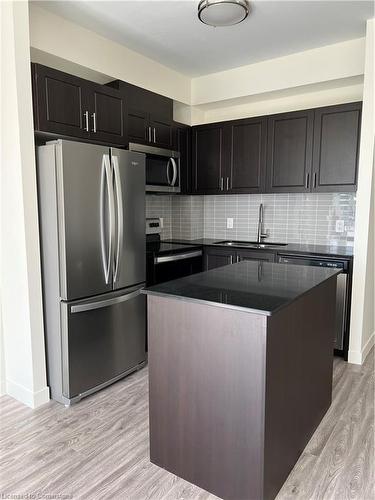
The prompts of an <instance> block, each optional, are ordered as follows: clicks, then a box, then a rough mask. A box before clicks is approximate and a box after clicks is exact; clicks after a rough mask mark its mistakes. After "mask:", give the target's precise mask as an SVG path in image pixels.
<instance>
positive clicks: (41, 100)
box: [32, 64, 90, 138]
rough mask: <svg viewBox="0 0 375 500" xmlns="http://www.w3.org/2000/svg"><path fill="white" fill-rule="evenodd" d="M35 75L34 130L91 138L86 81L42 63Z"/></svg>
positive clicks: (34, 69) (33, 67)
mask: <svg viewBox="0 0 375 500" xmlns="http://www.w3.org/2000/svg"><path fill="white" fill-rule="evenodd" d="M32 76H33V104H34V127H35V130H38V131H42V132H51V133H56V134H63V135H68V136H69V135H70V136H74V137H82V138H88V137H89V135H90V131H89V125H88V118H89V117H88V114H89V111H88V109H89V96H88V93H87V91H86V81H85V80H82V79H81V78H78V77H76V76H73V75H68V74H67V73H62V72H61V71H57V70H55V69H52V68H47V67H45V66H41V65H39V64H33V65H32ZM86 111H87V115H85V113H86Z"/></svg>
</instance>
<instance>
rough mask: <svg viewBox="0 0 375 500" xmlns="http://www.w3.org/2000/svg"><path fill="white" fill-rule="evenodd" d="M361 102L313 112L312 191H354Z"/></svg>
mask: <svg viewBox="0 0 375 500" xmlns="http://www.w3.org/2000/svg"><path fill="white" fill-rule="evenodd" d="M361 109H362V103H360V102H357V103H351V104H344V105H340V106H329V107H326V108H320V109H317V110H316V111H315V120H314V148H313V167H312V169H313V177H312V189H313V190H314V191H325V192H332V191H355V190H356V187H357V167H358V155H359V138H360V126H361Z"/></svg>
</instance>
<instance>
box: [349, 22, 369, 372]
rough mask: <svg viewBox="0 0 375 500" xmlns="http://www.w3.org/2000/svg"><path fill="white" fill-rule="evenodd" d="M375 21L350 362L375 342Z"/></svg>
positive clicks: (365, 99) (362, 159)
mask: <svg viewBox="0 0 375 500" xmlns="http://www.w3.org/2000/svg"><path fill="white" fill-rule="evenodd" d="M374 30H375V20H374V19H372V20H369V21H367V29H366V55H365V76H364V88H363V111H362V130H361V143H360V156H359V175H358V190H357V209H356V228H355V238H354V256H355V258H354V269H353V292H352V311H351V328H350V345H349V361H350V362H352V363H359V364H361V363H362V362H363V360H364V358H365V356H366V354H367V353H368V351H369V350H370V349H371V347H372V345H373V344H374V336H375V333H374V309H375V298H374V224H375V219H374V208H373V204H374V200H373V197H374V187H373V184H374V180H375V179H374V138H375V95H374V87H375V77H374V60H375V50H374V44H375V39H374ZM371 195H372V199H371Z"/></svg>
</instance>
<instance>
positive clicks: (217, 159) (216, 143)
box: [193, 124, 224, 194]
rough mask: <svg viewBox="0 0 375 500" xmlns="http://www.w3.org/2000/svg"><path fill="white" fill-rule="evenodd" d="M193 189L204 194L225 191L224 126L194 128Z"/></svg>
mask: <svg viewBox="0 0 375 500" xmlns="http://www.w3.org/2000/svg"><path fill="white" fill-rule="evenodd" d="M193 162H194V167H193V191H194V192H196V193H202V194H213V193H220V192H223V189H224V174H223V126H222V125H220V124H217V125H214V126H207V127H206V126H199V127H196V128H195V129H193Z"/></svg>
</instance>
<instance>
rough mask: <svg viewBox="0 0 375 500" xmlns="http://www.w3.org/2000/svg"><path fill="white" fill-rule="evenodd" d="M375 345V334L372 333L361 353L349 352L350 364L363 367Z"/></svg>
mask: <svg viewBox="0 0 375 500" xmlns="http://www.w3.org/2000/svg"><path fill="white" fill-rule="evenodd" d="M374 343H375V332H372V334H371V335H370V337H369V338H368V340H367V342H366V344H365V345H364V346H363V348H362V350H361V351H349V353H348V362H349V363H353V364H354V365H362V364H363V362H364V361H365V359H366V356H367V355H368V353H369V352H370V351H371V348H372V346H373V345H374Z"/></svg>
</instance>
